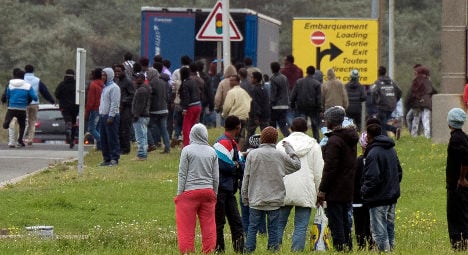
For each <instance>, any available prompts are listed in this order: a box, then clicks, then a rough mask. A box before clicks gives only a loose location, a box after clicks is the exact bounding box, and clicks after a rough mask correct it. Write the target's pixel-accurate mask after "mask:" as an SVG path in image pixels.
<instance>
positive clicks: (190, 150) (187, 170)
mask: <svg viewBox="0 0 468 255" xmlns="http://www.w3.org/2000/svg"><path fill="white" fill-rule="evenodd" d="M218 185H219V167H218V156H217V155H216V152H215V150H214V149H213V148H212V147H211V146H210V145H209V144H208V130H207V129H206V127H205V126H204V125H203V124H200V123H198V124H195V125H194V126H193V127H192V129H191V130H190V144H189V145H188V146H185V147H184V148H183V149H182V152H181V155H180V162H179V180H178V185H177V186H178V187H177V195H180V194H182V192H185V191H189V190H198V189H209V188H211V189H213V190H214V192H215V193H216V194H218Z"/></svg>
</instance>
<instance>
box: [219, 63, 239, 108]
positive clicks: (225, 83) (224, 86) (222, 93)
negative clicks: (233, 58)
mask: <svg viewBox="0 0 468 255" xmlns="http://www.w3.org/2000/svg"><path fill="white" fill-rule="evenodd" d="M236 74H237V71H236V68H235V67H234V66H233V65H229V66H228V67H226V70H225V71H224V79H223V80H222V81H221V82H220V83H219V85H218V88H217V89H216V94H215V98H214V109H215V111H217V112H222V110H223V105H224V99H226V95H227V92H228V91H229V90H230V89H231V83H230V82H229V77H231V76H233V75H236Z"/></svg>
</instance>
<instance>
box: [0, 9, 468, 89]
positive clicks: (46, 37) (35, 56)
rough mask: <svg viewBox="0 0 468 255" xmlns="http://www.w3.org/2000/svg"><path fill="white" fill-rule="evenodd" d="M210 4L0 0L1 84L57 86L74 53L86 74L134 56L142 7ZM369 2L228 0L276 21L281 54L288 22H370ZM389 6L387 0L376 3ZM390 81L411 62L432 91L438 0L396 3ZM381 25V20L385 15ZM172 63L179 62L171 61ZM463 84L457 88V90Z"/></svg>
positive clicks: (403, 79) (405, 80) (286, 46)
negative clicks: (22, 70) (82, 52)
mask: <svg viewBox="0 0 468 255" xmlns="http://www.w3.org/2000/svg"><path fill="white" fill-rule="evenodd" d="M215 2H216V1H215V0H190V1H187V0H171V1H168V0H166V1H158V2H155V1H149V0H136V1H124V0H101V1H88V0H74V1H67V0H4V1H3V3H2V8H0V24H2V26H0V34H1V35H2V36H0V86H1V88H4V87H5V85H6V84H7V81H8V80H9V79H10V77H11V71H12V69H13V68H14V67H24V65H26V64H32V65H34V66H35V67H36V74H37V75H38V76H39V77H40V78H41V79H42V80H43V81H44V82H45V83H46V84H47V85H48V86H49V89H55V87H56V85H57V84H58V83H59V81H61V80H62V78H63V75H64V72H65V70H66V69H67V68H74V67H75V61H76V60H75V57H76V48H85V49H86V51H87V67H88V70H91V69H92V68H94V67H96V66H105V65H111V64H113V63H120V62H122V56H123V54H124V53H125V52H127V51H130V52H132V53H133V54H134V55H135V56H138V54H139V52H140V22H141V21H140V19H141V7H142V6H155V5H156V4H157V6H158V7H187V8H194V7H197V8H211V7H213V6H214V4H215ZM370 2H371V1H368V0H350V1H349V0H328V1H310V0H289V1H278V0H257V1H244V0H231V1H230V7H231V8H248V9H252V10H254V11H257V12H260V13H262V14H265V15H268V16H270V17H272V18H275V19H278V20H280V21H281V22H282V26H281V34H280V57H282V56H285V55H287V54H291V52H292V48H291V29H292V28H291V23H292V22H291V21H292V18H293V17H322V18H323V17H327V18H333V17H336V18H370V17H371V6H370ZM380 2H381V3H382V5H383V6H382V7H383V8H385V9H386V8H387V5H388V1H380ZM395 2H396V3H395V8H396V10H395V61H396V63H395V68H396V69H395V77H394V78H395V79H396V80H397V81H398V82H399V84H400V86H401V87H402V88H403V90H404V91H405V92H406V90H407V88H408V87H409V85H410V82H411V80H412V77H413V71H412V67H413V65H414V64H416V63H421V64H423V65H425V66H427V67H428V68H429V69H430V71H431V77H432V78H431V79H432V81H433V83H434V84H435V86H436V87H439V83H440V74H439V73H440V66H441V60H440V56H441V46H440V31H441V9H442V4H441V1H437V0H426V1H411V0H399V1H395ZM383 14H384V15H385V17H384V19H383V20H388V19H387V12H385V11H384V12H383ZM381 25H382V28H383V34H382V37H381V38H382V42H383V43H381V52H382V54H381V64H383V65H386V64H387V63H388V57H387V50H386V49H387V48H386V47H387V42H388V38H387V34H388V32H387V28H388V24H387V23H386V22H384V24H381ZM173 64H174V65H178V63H173ZM461 86H462V85H461Z"/></svg>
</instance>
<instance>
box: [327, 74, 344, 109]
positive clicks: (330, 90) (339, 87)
mask: <svg viewBox="0 0 468 255" xmlns="http://www.w3.org/2000/svg"><path fill="white" fill-rule="evenodd" d="M322 104H323V107H324V108H323V110H324V111H326V110H327V109H328V108H330V107H333V106H343V108H345V109H346V108H348V93H347V92H346V89H345V87H344V85H343V83H342V82H341V81H340V80H338V79H336V76H335V71H333V69H328V71H327V81H326V82H325V83H323V86H322Z"/></svg>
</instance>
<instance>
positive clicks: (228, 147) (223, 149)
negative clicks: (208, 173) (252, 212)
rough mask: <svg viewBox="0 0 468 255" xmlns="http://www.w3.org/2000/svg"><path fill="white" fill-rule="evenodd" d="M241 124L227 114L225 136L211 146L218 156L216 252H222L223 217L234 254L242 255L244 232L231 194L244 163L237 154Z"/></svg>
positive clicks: (235, 189) (235, 188)
mask: <svg viewBox="0 0 468 255" xmlns="http://www.w3.org/2000/svg"><path fill="white" fill-rule="evenodd" d="M240 129H241V121H240V119H239V118H238V117H236V116H234V115H230V116H228V117H227V118H226V120H225V121H224V130H225V132H224V134H223V135H221V136H220V137H219V138H218V139H217V140H216V143H215V144H214V145H213V147H214V149H215V151H216V154H217V155H218V164H219V187H218V196H217V202H216V209H215V216H216V236H217V238H216V251H217V252H224V250H225V244H224V225H225V224H226V218H227V219H228V222H229V227H230V229H231V235H232V245H233V248H234V251H235V252H237V253H242V252H243V250H244V229H243V228H242V221H241V218H240V214H239V209H238V208H239V206H238V205H237V200H236V197H235V196H234V194H235V193H236V191H237V189H238V188H239V184H238V182H239V179H240V177H241V176H242V175H243V171H242V169H243V164H244V163H243V160H242V158H241V157H240V155H239V150H238V147H237V142H236V141H235V140H234V139H235V137H237V136H238V135H239V132H240Z"/></svg>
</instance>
